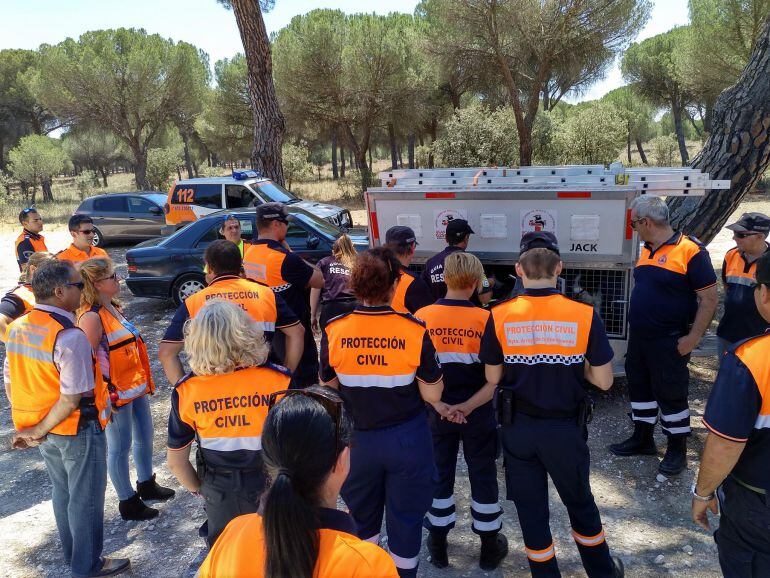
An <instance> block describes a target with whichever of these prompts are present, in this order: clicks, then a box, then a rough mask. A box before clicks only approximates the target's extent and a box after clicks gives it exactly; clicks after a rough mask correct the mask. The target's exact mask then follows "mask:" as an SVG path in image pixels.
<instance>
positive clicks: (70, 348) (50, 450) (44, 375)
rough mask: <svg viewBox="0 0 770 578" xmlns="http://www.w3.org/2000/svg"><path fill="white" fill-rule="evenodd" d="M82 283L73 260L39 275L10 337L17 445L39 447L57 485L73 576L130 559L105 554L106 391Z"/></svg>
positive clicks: (50, 264) (59, 521)
mask: <svg viewBox="0 0 770 578" xmlns="http://www.w3.org/2000/svg"><path fill="white" fill-rule="evenodd" d="M82 289H83V282H82V281H81V279H80V274H79V273H78V272H77V271H76V270H75V268H74V266H73V265H72V264H71V263H67V262H62V261H55V260H50V261H46V262H44V263H43V264H42V265H40V267H38V269H37V270H36V271H35V275H34V276H33V278H32V291H33V293H34V294H35V300H36V305H35V308H34V309H33V310H32V311H30V312H29V313H28V314H27V315H24V316H22V317H20V318H18V319H16V320H15V321H14V322H13V323H11V325H10V326H9V327H8V333H7V336H6V354H7V357H6V363H7V369H8V374H7V376H6V377H7V380H6V381H7V382H8V381H9V382H10V396H11V416H12V418H13V424H14V427H15V428H16V429H17V432H16V434H15V435H14V437H13V446H14V447H16V448H25V447H29V446H40V453H41V454H42V455H43V460H44V461H45V465H46V469H47V470H48V475H49V476H50V478H51V484H52V486H53V508H54V515H55V517H56V525H57V527H58V530H59V537H60V539H61V543H62V549H63V550H64V558H65V560H67V562H68V563H69V564H70V568H71V571H72V575H73V576H77V577H79V576H111V575H114V574H118V573H120V572H123V571H124V570H126V569H128V566H129V561H128V560H127V559H117V558H116V559H108V558H103V557H102V546H103V542H102V538H103V529H104V492H105V489H106V486H107V461H106V439H105V434H104V426H105V425H106V423H107V420H108V419H109V417H110V403H109V396H108V393H107V387H106V385H105V384H104V381H103V380H102V378H101V372H99V371H98V370H97V369H96V362H95V359H94V356H93V352H92V350H91V345H90V343H89V342H88V339H87V338H86V336H85V334H84V333H83V332H82V331H81V330H80V329H78V328H77V327H76V326H75V316H74V315H73V312H74V311H75V310H76V309H77V308H78V307H79V306H80V293H81V291H82Z"/></svg>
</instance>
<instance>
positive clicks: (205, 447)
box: [176, 365, 291, 467]
mask: <svg viewBox="0 0 770 578" xmlns="http://www.w3.org/2000/svg"><path fill="white" fill-rule="evenodd" d="M290 381H291V377H290V376H289V375H287V374H286V373H284V372H282V371H280V370H279V368H278V366H274V365H265V366H259V367H245V368H243V369H238V370H236V371H235V372H233V373H227V374H224V375H188V376H187V377H185V378H184V379H182V380H181V381H180V382H179V383H178V384H177V385H176V392H177V395H178V396H179V418H180V419H181V420H182V421H183V422H185V423H186V424H188V425H189V426H190V427H192V428H193V429H194V430H195V433H196V435H197V437H198V444H199V445H200V447H201V450H202V451H203V454H204V459H205V455H206V452H207V451H209V450H211V451H216V452H235V451H238V450H250V451H259V450H261V449H262V425H263V424H264V422H265V418H266V417H267V409H268V408H267V406H268V400H269V398H270V394H271V393H274V392H276V391H281V390H285V389H288V388H289V382H290ZM214 465H215V466H216V465H219V464H214ZM231 467H238V464H232V465H231Z"/></svg>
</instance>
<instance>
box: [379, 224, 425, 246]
mask: <svg viewBox="0 0 770 578" xmlns="http://www.w3.org/2000/svg"><path fill="white" fill-rule="evenodd" d="M385 243H393V244H394V245H411V244H412V243H414V244H415V245H417V244H418V243H417V236H416V235H415V234H414V231H413V230H412V228H411V227H404V226H402V225H396V226H395V227H391V228H390V229H388V230H387V232H386V233H385Z"/></svg>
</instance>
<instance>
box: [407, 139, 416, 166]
mask: <svg viewBox="0 0 770 578" xmlns="http://www.w3.org/2000/svg"><path fill="white" fill-rule="evenodd" d="M407 156H408V157H409V168H410V169H413V168H414V133H413V132H410V133H409V136H408V137H407Z"/></svg>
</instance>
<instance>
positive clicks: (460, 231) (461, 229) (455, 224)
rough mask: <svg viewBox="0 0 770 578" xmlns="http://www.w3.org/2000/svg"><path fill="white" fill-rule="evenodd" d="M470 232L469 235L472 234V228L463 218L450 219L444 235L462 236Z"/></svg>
mask: <svg viewBox="0 0 770 578" xmlns="http://www.w3.org/2000/svg"><path fill="white" fill-rule="evenodd" d="M468 233H470V234H471V235H474V234H475V233H474V232H473V229H471V226H470V225H469V224H468V221H466V220H465V219H452V220H451V221H449V223H447V226H446V236H447V238H454V239H457V238H462V237H465V235H467V234H468Z"/></svg>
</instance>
